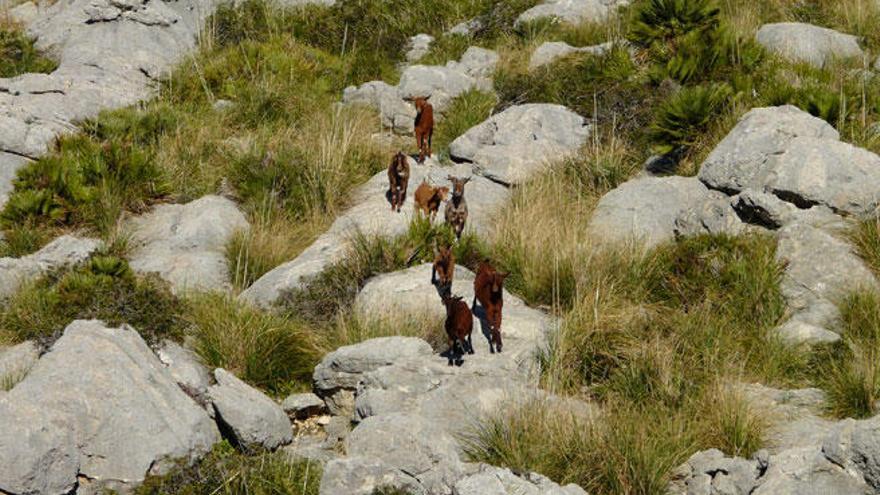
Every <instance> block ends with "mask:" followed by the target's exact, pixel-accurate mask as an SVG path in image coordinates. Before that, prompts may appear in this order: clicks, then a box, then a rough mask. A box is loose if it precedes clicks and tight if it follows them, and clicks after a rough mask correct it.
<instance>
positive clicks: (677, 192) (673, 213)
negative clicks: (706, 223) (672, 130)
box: [589, 176, 729, 246]
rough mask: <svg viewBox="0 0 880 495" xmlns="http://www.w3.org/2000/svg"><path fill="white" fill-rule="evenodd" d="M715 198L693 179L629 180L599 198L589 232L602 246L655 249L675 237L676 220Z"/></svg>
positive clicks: (653, 178) (646, 178) (648, 178)
mask: <svg viewBox="0 0 880 495" xmlns="http://www.w3.org/2000/svg"><path fill="white" fill-rule="evenodd" d="M717 194H718V193H715V192H713V191H710V190H709V189H707V188H706V186H704V185H703V184H702V183H701V182H700V181H699V180H697V179H694V178H692V177H678V176H672V177H640V178H636V179H632V180H630V181H628V182H625V183H623V184H621V185H620V186H618V187H617V188H616V189H614V190H612V191H611V192H609V193H608V194H606V195H605V196H603V197H602V199H601V200H600V201H599V204H598V205H597V206H596V210H595V211H594V212H593V218H592V219H591V220H590V226H589V230H590V233H591V235H592V236H593V237H594V238H596V239H597V240H599V241H603V242H612V243H619V242H628V241H639V242H643V243H644V244H645V245H647V246H655V245H657V244H660V243H662V242H665V241H669V240H672V239H673V238H674V237H675V232H676V229H677V227H676V220H678V219H679V218H680V217H681V216H682V215H683V214H685V213H686V212H688V211H689V210H694V209H698V208H703V207H704V206H705V205H706V204H707V203H710V202H715V201H717V199H718V197H717ZM728 208H729V207H728ZM728 217H729V215H728ZM680 223H681V222H680ZM678 228H680V227H678Z"/></svg>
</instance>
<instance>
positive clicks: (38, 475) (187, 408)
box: [0, 321, 220, 495]
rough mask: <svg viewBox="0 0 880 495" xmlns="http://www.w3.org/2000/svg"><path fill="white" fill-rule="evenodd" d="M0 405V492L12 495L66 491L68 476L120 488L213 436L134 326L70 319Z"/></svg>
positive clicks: (189, 456)
mask: <svg viewBox="0 0 880 495" xmlns="http://www.w3.org/2000/svg"><path fill="white" fill-rule="evenodd" d="M0 410H3V411H4V412H3V418H4V421H2V422H0V490H3V491H5V492H9V493H16V494H18V493H45V494H59V495H60V494H64V493H68V492H69V490H70V489H71V487H73V485H74V484H75V483H76V482H77V476H79V477H81V478H85V479H88V480H90V482H91V483H96V484H98V485H99V486H102V487H106V488H110V489H125V488H126V487H131V486H132V485H133V484H137V483H139V482H140V481H141V480H143V479H144V477H145V476H146V475H148V474H159V473H162V472H163V471H164V470H166V469H168V468H170V467H172V466H173V461H174V460H176V459H185V460H190V461H192V460H195V459H197V458H199V457H201V456H202V455H204V454H205V453H207V452H208V451H209V450H210V449H211V446H212V445H213V444H214V443H215V442H217V441H218V440H219V439H220V435H219V433H218V431H217V427H216V426H215V424H214V422H213V421H212V420H211V418H210V417H209V416H208V414H207V413H206V412H205V411H204V410H203V409H202V408H201V407H199V406H198V405H197V404H196V403H195V402H194V401H193V400H192V399H190V398H189V397H188V396H187V395H186V394H185V393H184V392H183V391H182V390H181V389H180V387H178V386H177V384H176V383H175V382H174V380H173V379H172V378H171V376H170V374H169V373H168V371H167V369H166V368H165V366H164V365H163V364H162V363H161V362H160V361H159V360H158V359H157V358H156V356H155V354H153V351H151V350H150V348H149V347H147V345H146V343H144V341H143V339H142V338H141V337H140V335H138V333H137V331H135V330H134V329H132V328H129V327H122V328H108V327H106V326H105V325H104V324H102V323H101V322H98V321H75V322H73V323H71V324H70V325H69V326H68V327H67V329H66V330H65V331H64V335H63V336H62V337H61V338H60V339H58V341H57V342H56V343H55V344H54V345H53V346H52V348H51V349H50V350H49V352H48V353H47V354H46V355H44V356H43V357H42V358H41V359H40V360H39V361H38V362H37V363H36V364H35V365H34V366H33V368H32V369H31V371H30V373H28V374H27V376H26V377H25V378H24V380H22V381H21V382H20V383H18V384H17V385H16V386H15V387H14V388H13V389H12V390H10V391H9V392H8V393H7V394H5V395H4V396H3V397H0ZM122 412H124V413H122ZM10 418H11V419H10ZM15 418H19V419H15Z"/></svg>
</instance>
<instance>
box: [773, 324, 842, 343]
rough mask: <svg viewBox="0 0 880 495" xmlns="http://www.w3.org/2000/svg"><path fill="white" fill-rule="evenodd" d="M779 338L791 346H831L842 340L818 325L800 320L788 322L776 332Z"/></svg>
mask: <svg viewBox="0 0 880 495" xmlns="http://www.w3.org/2000/svg"><path fill="white" fill-rule="evenodd" d="M774 333H776V334H777V335H778V336H779V338H781V339H782V340H783V341H784V342H786V343H788V344H791V345H799V344H809V345H813V344H830V343H834V342H837V341H838V340H840V335H838V334H836V333H834V332H832V331H831V330H827V329H825V328H822V327H818V326H816V325H811V324H809V323H805V322H803V321H799V320H788V321H787V322H785V323H783V324H782V325H780V326H779V327H777V328H776V329H775V330H774Z"/></svg>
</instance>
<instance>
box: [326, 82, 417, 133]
mask: <svg viewBox="0 0 880 495" xmlns="http://www.w3.org/2000/svg"><path fill="white" fill-rule="evenodd" d="M342 102H343V103H346V104H360V105H367V106H369V107H372V108H375V109H376V110H378V111H379V117H380V119H381V121H382V126H383V127H385V128H388V129H392V130H393V131H394V132H396V133H399V134H412V132H413V126H414V120H415V117H416V110H415V108H414V107H413V106H412V105H410V104H408V103H407V102H405V101H403V99H402V98H401V96H400V93H399V91H398V90H397V86H391V85H389V84H388V83H386V82H384V81H371V82H367V83H364V84H361V85H360V86H349V87H347V88H345V90H344V91H343V93H342Z"/></svg>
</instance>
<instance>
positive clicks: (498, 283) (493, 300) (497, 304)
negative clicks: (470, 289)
mask: <svg viewBox="0 0 880 495" xmlns="http://www.w3.org/2000/svg"><path fill="white" fill-rule="evenodd" d="M508 275H509V273H499V272H498V271H497V270H495V268H493V267H492V265H490V264H489V263H488V262H485V261H484V262H481V263H480V266H479V268H478V269H477V277H476V278H475V279H474V302H473V303H472V304H471V309H472V310H473V311H476V308H477V301H479V302H480V306H482V307H483V310H484V311H485V312H486V322H487V323H488V324H489V334H490V339H489V352H491V353H492V354H494V353H495V350H496V349H497V350H498V352H501V347H502V344H501V311H502V307H503V306H504V300H503V298H502V295H503V293H504V279H506V278H507V276H508Z"/></svg>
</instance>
